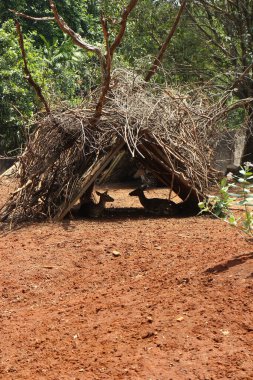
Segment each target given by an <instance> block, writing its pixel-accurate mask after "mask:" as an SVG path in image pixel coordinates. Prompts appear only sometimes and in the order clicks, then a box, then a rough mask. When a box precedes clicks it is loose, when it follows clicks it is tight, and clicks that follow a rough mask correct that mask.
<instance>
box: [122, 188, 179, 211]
mask: <svg viewBox="0 0 253 380" xmlns="http://www.w3.org/2000/svg"><path fill="white" fill-rule="evenodd" d="M129 195H130V196H131V197H138V198H139V201H140V203H141V204H142V206H143V207H144V209H145V211H147V212H149V213H151V214H155V215H169V216H173V215H175V214H176V213H177V212H178V206H177V204H176V203H174V202H172V201H170V200H168V199H160V198H146V196H145V194H144V191H143V189H141V188H138V189H135V190H133V191H131V193H129Z"/></svg>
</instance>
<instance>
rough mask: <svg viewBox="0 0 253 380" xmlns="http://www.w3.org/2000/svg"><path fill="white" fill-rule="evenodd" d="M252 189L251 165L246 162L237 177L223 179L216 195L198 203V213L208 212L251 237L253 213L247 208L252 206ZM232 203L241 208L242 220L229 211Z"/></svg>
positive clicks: (231, 175) (252, 234)
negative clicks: (242, 211)
mask: <svg viewBox="0 0 253 380" xmlns="http://www.w3.org/2000/svg"><path fill="white" fill-rule="evenodd" d="M231 189H234V191H233V192H231ZM252 189H253V165H252V164H251V163H249V162H246V163H245V164H244V166H242V167H241V170H240V171H239V175H238V176H237V175H233V174H232V173H229V174H228V176H227V178H223V180H222V181H221V183H220V187H219V193H218V194H217V195H215V196H210V197H209V198H208V199H206V200H205V201H203V202H200V203H199V208H200V210H201V211H200V213H204V212H209V213H211V214H212V215H214V216H215V217H217V218H220V219H222V220H224V221H226V222H228V223H229V224H230V225H232V226H237V227H238V228H240V229H241V230H242V231H244V232H246V233H247V234H250V235H251V236H253V212H252V211H251V210H250V208H249V207H252V206H253V192H252ZM232 203H233V204H235V205H239V206H243V208H244V215H243V217H242V218H238V219H236V217H235V215H234V214H233V212H232V211H231V205H232Z"/></svg>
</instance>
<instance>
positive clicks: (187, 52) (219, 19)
mask: <svg viewBox="0 0 253 380" xmlns="http://www.w3.org/2000/svg"><path fill="white" fill-rule="evenodd" d="M128 3H129V1H127V0H120V1H119V0H117V1H116V0H110V1H109V0H99V1H96V2H95V1H93V0H82V1H78V0H64V1H60V0H56V1H55V5H56V7H57V10H58V12H59V14H60V15H61V16H62V18H63V19H64V20H65V21H66V23H67V24H68V25H69V27H70V28H71V29H72V30H73V31H74V32H75V33H78V35H80V37H81V38H82V39H84V40H85V41H86V42H87V43H88V44H91V45H93V46H97V47H98V48H99V49H101V51H102V52H104V54H105V55H106V48H105V46H104V40H103V22H101V20H104V26H105V25H106V28H107V30H108V43H109V44H112V43H113V41H114V39H115V37H116V36H117V34H118V33H119V30H120V27H121V24H120V23H121V15H122V11H123V10H124V9H125V7H127V5H128ZM182 3H183V2H182V1H176V0H175V1H173V0H171V1H168V0H139V1H137V2H136V6H135V8H134V9H133V11H132V12H131V14H130V15H129V17H128V20H127V26H126V32H125V35H124V39H123V40H122V41H121V42H120V45H119V46H118V49H117V51H116V52H115V54H114V63H113V65H114V67H117V66H121V67H127V68H133V69H135V70H136V71H137V72H138V73H141V74H142V75H143V76H145V75H146V74H147V71H148V69H149V68H150V67H151V64H152V62H153V61H154V57H155V56H156V55H157V52H158V51H159V49H160V48H161V46H162V44H163V43H164V41H165V39H166V36H168V33H169V31H170V30H171V28H172V26H173V23H174V21H175V18H176V16H177V14H178V11H179V9H180V6H181V5H182ZM13 10H15V11H16V15H15V14H14V13H13V12H12V11H13ZM19 13H20V14H19ZM22 15H29V16H32V17H37V18H52V16H53V14H52V11H51V9H50V4H49V1H48V0H42V1H41V0H40V1H39V0H34V1H32V2H31V1H30V0H8V1H6V0H2V1H1V4H0V25H1V27H0V75H1V83H0V136H1V140H0V154H4V153H10V152H12V151H14V152H19V150H20V148H22V143H23V142H24V141H25V140H26V137H27V134H28V133H29V128H32V116H33V115H34V114H35V113H36V112H38V111H40V110H41V109H42V106H41V102H40V101H39V99H38V97H37V96H36V94H35V93H34V91H33V89H32V88H30V87H29V86H28V84H27V81H26V79H25V78H24V73H23V60H22V56H21V53H20V48H19V43H18V36H17V34H16V30H15V19H18V20H19V22H20V23H21V26H22V32H23V36H24V46H25V50H26V53H27V59H28V62H29V68H30V70H31V73H32V75H33V76H34V79H35V80H36V81H37V82H38V84H39V86H40V87H41V88H42V90H43V93H44V95H45V97H46V99H47V101H48V102H49V104H50V105H51V106H54V105H55V104H57V102H58V101H59V100H61V101H64V102H67V103H68V104H78V103H80V102H81V101H82V98H83V96H84V95H85V94H86V93H87V91H88V90H89V89H90V88H93V87H94V86H96V85H97V84H98V83H99V80H100V75H99V73H100V62H99V59H98V56H97V55H96V54H94V53H93V52H92V51H88V52H87V51H83V50H82V49H81V48H80V47H78V46H76V45H74V44H73V43H72V41H71V38H70V37H69V36H67V35H66V34H64V33H62V30H61V29H60V28H59V27H58V25H57V24H56V22H54V21H53V20H45V21H41V20H34V19H32V17H31V18H29V17H26V18H25V17H22ZM252 25H253V1H252V0H241V1H239V2H238V1H235V0H231V1H226V0H219V1H217V0H192V1H187V2H186V10H185V11H184V13H183V14H182V16H181V20H180V23H179V26H178V29H177V31H176V32H175V34H174V35H173V38H172V39H171V41H170V45H169V47H168V48H167V50H166V52H165V55H164V57H163V60H162V65H161V68H160V70H158V71H157V73H156V75H155V76H153V78H152V80H154V81H157V82H159V83H163V82H165V81H167V82H170V83H171V84H172V85H178V84H181V85H184V86H185V85H186V86H188V87H189V86H192V87H194V86H195V85H196V84H198V85H203V86H205V87H208V88H209V90H211V91H212V93H216V94H217V97H218V96H223V95H224V92H225V91H228V90H230V93H229V94H230V98H231V97H238V98H239V99H244V98H246V97H252V95H253V94H252V91H253V85H252V83H253V81H252V51H253V49H252V48H253V28H252ZM228 101H229V97H228ZM248 112H249V118H250V119H251V114H252V111H251V108H249V110H248ZM237 120H239V121H240V117H239V118H238V119H237ZM251 124H252V123H251ZM249 125H250V124H249ZM251 132H252V130H251V127H249V136H250V133H251ZM245 154H249V151H247V152H246V151H245Z"/></svg>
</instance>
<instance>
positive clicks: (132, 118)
mask: <svg viewBox="0 0 253 380" xmlns="http://www.w3.org/2000/svg"><path fill="white" fill-rule="evenodd" d="M98 96H99V91H98V90H97V91H95V92H94V93H92V94H91V95H90V96H89V97H87V98H86V99H85V100H84V102H83V104H82V106H80V107H79V108H74V109H65V110H64V109H60V110H59V109H57V110H55V111H53V112H51V114H49V115H47V116H46V117H44V118H42V119H40V120H39V121H38V122H37V127H36V130H35V131H34V133H33V134H32V136H31V138H30V141H29V143H28V145H27V147H26V150H25V152H24V154H23V155H22V156H21V157H20V167H19V179H20V185H19V188H18V189H17V190H16V191H15V192H14V193H13V194H12V195H11V197H10V199H9V200H8V202H7V203H6V204H5V205H4V207H3V208H2V209H1V210H0V220H1V221H2V222H4V221H7V222H10V223H13V224H15V225H16V224H18V223H20V222H23V221H27V220H39V219H40V220H41V219H47V218H52V219H61V218H62V217H63V216H64V215H65V214H66V212H67V210H68V209H69V208H70V207H71V205H73V203H75V201H76V200H77V199H78V198H79V197H80V196H81V195H82V194H83V193H84V192H85V190H86V189H87V187H88V186H89V185H90V184H91V183H92V181H94V180H95V179H96V178H97V177H98V175H99V174H101V172H103V170H104V169H105V167H106V166H107V165H108V163H110V162H111V160H112V159H113V158H115V157H116V156H117V154H118V153H119V152H121V151H122V149H128V150H129V152H130V153H131V155H132V156H134V157H136V159H137V160H139V161H141V162H142V163H143V164H144V165H145V166H146V167H147V168H149V170H150V169H151V170H152V171H153V172H154V174H155V175H156V176H157V177H160V178H161V179H162V180H163V181H164V182H166V181H167V180H166V175H167V174H166V173H170V176H169V177H170V181H167V184H168V185H171V186H172V187H173V183H169V182H172V181H174V178H177V179H178V178H181V180H182V181H183V183H185V184H187V186H188V189H193V192H194V194H197V196H198V198H201V197H203V196H204V195H205V192H206V190H207V188H208V186H209V185H210V183H211V182H213V179H214V171H213V170H212V158H213V157H212V152H213V148H214V146H215V145H216V144H217V142H218V140H219V138H220V133H221V129H220V128H219V127H218V126H219V125H220V124H221V122H222V121H223V120H224V119H225V118H226V116H227V111H228V110H227V109H226V108H222V107H221V106H219V105H217V104H210V101H207V99H206V98H203V96H202V95H201V94H199V93H197V92H195V95H194V96H190V95H189V94H181V93H179V92H176V91H174V90H172V89H170V88H161V87H157V86H156V85H154V84H150V83H146V82H144V81H143V80H142V79H141V78H140V77H138V76H135V75H134V74H133V73H131V72H127V71H122V70H117V71H115V72H114V73H113V76H112V81H111V89H110V91H109V92H108V94H107V98H106V102H105V105H104V108H103V112H102V116H101V118H100V119H98V120H94V117H93V116H94V109H95V106H96V104H97V99H98ZM181 195H183V196H181V197H182V198H183V199H184V194H181Z"/></svg>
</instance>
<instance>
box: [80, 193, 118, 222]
mask: <svg viewBox="0 0 253 380" xmlns="http://www.w3.org/2000/svg"><path fill="white" fill-rule="evenodd" d="M96 194H97V195H98V196H99V197H100V199H99V202H98V203H93V202H89V203H82V204H81V207H80V209H79V212H78V214H79V215H80V216H89V217H91V218H99V217H100V216H101V215H102V214H103V212H104V209H105V204H106V203H107V202H113V201H114V199H113V198H112V197H111V196H110V195H109V194H107V191H105V192H104V193H100V192H99V191H96Z"/></svg>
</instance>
